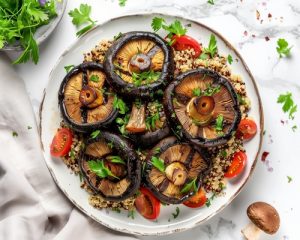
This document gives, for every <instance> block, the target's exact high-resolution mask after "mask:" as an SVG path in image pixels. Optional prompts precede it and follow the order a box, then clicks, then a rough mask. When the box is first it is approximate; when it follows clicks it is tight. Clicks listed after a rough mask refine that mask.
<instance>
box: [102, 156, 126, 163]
mask: <svg viewBox="0 0 300 240" xmlns="http://www.w3.org/2000/svg"><path fill="white" fill-rule="evenodd" d="M106 159H107V160H109V161H110V162H112V163H120V164H124V165H126V163H125V161H124V160H123V159H122V158H121V157H119V156H108V157H106Z"/></svg>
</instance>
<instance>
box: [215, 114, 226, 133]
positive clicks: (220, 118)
mask: <svg viewBox="0 0 300 240" xmlns="http://www.w3.org/2000/svg"><path fill="white" fill-rule="evenodd" d="M223 121H224V117H223V115H222V114H219V115H218V117H217V118H216V126H215V129H216V131H218V132H221V131H223Z"/></svg>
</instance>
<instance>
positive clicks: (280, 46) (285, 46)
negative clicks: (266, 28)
mask: <svg viewBox="0 0 300 240" xmlns="http://www.w3.org/2000/svg"><path fill="white" fill-rule="evenodd" d="M292 47H293V46H291V47H289V43H288V42H287V41H286V40H285V39H283V38H279V39H278V40H277V48H276V50H277V52H278V54H279V57H280V58H282V57H283V55H284V56H286V57H288V56H290V54H291V49H292Z"/></svg>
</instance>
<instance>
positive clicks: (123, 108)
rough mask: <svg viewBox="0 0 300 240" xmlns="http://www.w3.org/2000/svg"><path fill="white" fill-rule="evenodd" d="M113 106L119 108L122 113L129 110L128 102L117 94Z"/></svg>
mask: <svg viewBox="0 0 300 240" xmlns="http://www.w3.org/2000/svg"><path fill="white" fill-rule="evenodd" d="M113 107H114V109H118V110H119V113H120V114H125V113H126V112H127V111H128V110H129V108H128V107H127V105H126V103H125V102H124V101H123V100H122V99H121V98H119V97H118V96H117V95H115V96H114V101H113Z"/></svg>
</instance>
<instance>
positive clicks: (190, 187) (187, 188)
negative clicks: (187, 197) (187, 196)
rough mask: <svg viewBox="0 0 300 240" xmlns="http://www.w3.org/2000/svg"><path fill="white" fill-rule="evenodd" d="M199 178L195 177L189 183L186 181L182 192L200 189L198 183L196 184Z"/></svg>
mask: <svg viewBox="0 0 300 240" xmlns="http://www.w3.org/2000/svg"><path fill="white" fill-rule="evenodd" d="M196 181H197V178H194V179H193V180H192V181H190V182H189V183H186V184H185V185H184V186H183V188H182V189H181V191H180V193H187V192H189V191H191V190H193V191H194V192H196V191H197V190H198V187H197V184H196Z"/></svg>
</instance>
